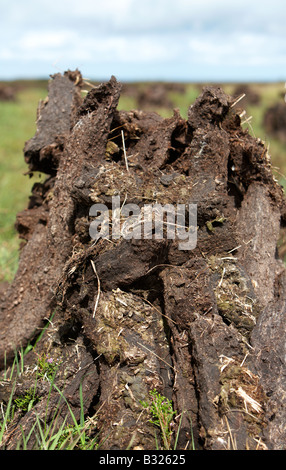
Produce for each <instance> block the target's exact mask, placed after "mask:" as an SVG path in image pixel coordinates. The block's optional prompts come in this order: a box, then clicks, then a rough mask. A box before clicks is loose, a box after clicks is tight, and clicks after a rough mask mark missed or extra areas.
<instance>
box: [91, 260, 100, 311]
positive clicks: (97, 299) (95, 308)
mask: <svg viewBox="0 0 286 470" xmlns="http://www.w3.org/2000/svg"><path fill="white" fill-rule="evenodd" d="M90 262H91V266H92V269H93V271H94V274H95V275H96V279H97V285H98V289H97V296H96V301H95V304H94V309H93V314H92V318H94V317H95V312H96V310H97V306H98V302H99V297H100V279H99V277H98V274H97V271H96V267H95V264H94V262H93V261H92V260H90Z"/></svg>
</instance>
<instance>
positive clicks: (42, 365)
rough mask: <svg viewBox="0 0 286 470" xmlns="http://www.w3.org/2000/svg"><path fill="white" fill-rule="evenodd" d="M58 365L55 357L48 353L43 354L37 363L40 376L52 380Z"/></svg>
mask: <svg viewBox="0 0 286 470" xmlns="http://www.w3.org/2000/svg"><path fill="white" fill-rule="evenodd" d="M58 366H59V363H58V361H56V360H55V359H54V358H52V357H49V356H48V355H46V354H41V355H40V356H39V359H38V363H37V372H38V377H40V378H45V379H48V380H52V378H53V377H54V376H55V374H56V371H57V368H58Z"/></svg>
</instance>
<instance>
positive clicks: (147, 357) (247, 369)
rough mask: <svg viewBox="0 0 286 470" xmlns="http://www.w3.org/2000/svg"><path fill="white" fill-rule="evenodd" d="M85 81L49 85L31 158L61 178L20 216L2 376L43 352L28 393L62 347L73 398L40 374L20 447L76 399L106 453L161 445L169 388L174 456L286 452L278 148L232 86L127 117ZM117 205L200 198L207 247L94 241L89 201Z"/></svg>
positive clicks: (60, 382)
mask: <svg viewBox="0 0 286 470" xmlns="http://www.w3.org/2000/svg"><path fill="white" fill-rule="evenodd" d="M82 83H83V81H82V77H81V74H80V72H78V71H75V72H70V71H68V72H66V73H65V74H64V75H60V74H56V75H54V76H52V79H51V81H50V85H49V95H48V98H47V99H46V100H45V101H44V102H43V103H40V105H39V110H38V120H37V132H36V134H35V136H34V137H33V138H32V139H31V140H30V141H29V142H27V143H26V145H25V150H24V156H25V160H26V162H27V165H28V166H29V169H30V172H31V173H33V172H34V171H41V172H44V173H45V174H46V175H47V178H46V180H45V182H43V183H42V184H39V183H37V184H35V186H34V188H33V190H32V194H31V197H30V201H29V203H28V206H27V209H26V210H25V211H24V212H22V213H20V214H18V217H17V229H18V232H19V236H20V237H21V238H22V239H23V246H22V249H21V252H20V262H19V269H18V271H17V274H16V276H15V279H14V281H13V282H12V284H11V285H10V286H9V288H8V290H7V292H6V295H4V298H3V296H2V303H1V316H0V325H1V329H0V357H1V366H2V368H3V370H4V369H6V368H7V366H8V365H9V364H10V363H11V362H12V360H13V358H14V353H15V350H18V351H19V350H20V351H21V348H22V350H23V348H25V347H26V346H27V345H28V344H30V345H32V346H34V347H33V349H32V350H31V351H30V352H29V353H28V354H26V356H25V361H27V363H28V364H29V365H30V367H29V371H30V372H29V373H28V372H23V374H22V376H21V383H18V382H17V384H16V386H15V390H14V394H15V396H17V394H18V395H19V394H20V392H21V393H23V390H25V389H28V388H29V387H31V378H33V377H32V376H31V370H33V367H35V363H36V361H37V357H38V356H39V355H41V354H48V355H49V357H52V358H53V360H57V361H58V363H59V369H58V373H57V375H56V377H55V384H56V386H57V388H58V389H59V388H60V389H61V390H62V394H63V396H64V397H65V400H66V401H64V400H62V401H61V402H60V403H59V402H58V394H57V393H56V390H54V389H53V390H52V391H50V390H49V387H48V386H47V385H46V383H45V382H44V381H43V380H42V381H41V380H38V382H37V393H38V394H39V396H40V397H41V400H40V401H38V403H36V404H35V406H34V407H33V408H32V409H31V410H30V411H28V412H27V413H26V414H24V415H21V416H19V415H18V416H16V417H15V420H16V422H14V423H12V424H11V426H12V428H11V429H10V432H8V434H7V438H6V447H7V448H10V449H12V448H14V447H16V445H17V442H18V441H19V439H20V437H21V433H22V430H27V431H29V429H32V425H33V422H34V421H35V414H38V416H40V417H41V416H42V417H43V419H45V422H49V419H50V420H51V419H52V416H53V414H54V410H55V409H57V410H58V412H59V419H58V421H57V423H58V426H60V425H61V422H62V421H61V419H62V420H63V419H64V417H66V416H67V404H68V406H69V407H70V410H72V412H73V414H74V416H75V417H77V419H80V414H81V406H82V404H83V407H84V410H83V412H84V416H85V418H87V417H89V418H90V419H94V428H95V431H96V432H98V433H99V441H100V442H99V444H100V446H101V448H102V449H127V448H130V449H155V448H156V442H155V438H154V425H153V424H152V423H150V421H149V419H148V416H147V415H146V411H144V407H143V405H142V402H146V401H148V399H149V397H150V395H149V392H150V391H152V390H154V389H156V390H157V392H159V393H160V394H161V395H162V396H165V397H167V398H169V399H170V400H172V403H173V409H174V410H175V415H174V419H173V423H172V426H173V427H172V434H171V438H170V439H171V440H170V446H171V447H172V445H173V444H174V439H175V437H178V444H177V448H180V449H185V448H187V449H189V448H192V445H193V444H192V436H193V438H194V445H195V447H196V448H197V449H203V450H216V449H229V448H231V449H235V448H236V449H281V448H285V437H286V436H285V434H286V431H285V429H286V427H285V420H286V415H285V396H286V394H285V380H284V376H285V372H286V371H285V359H284V358H285V340H284V338H285V331H284V330H285V326H284V325H285V316H286V308H285V269H284V265H283V264H282V262H281V260H279V259H278V257H277V249H276V245H277V240H278V238H279V231H280V226H281V224H283V223H284V213H285V209H284V196H283V191H282V188H281V187H280V186H279V185H278V184H277V182H276V181H275V179H274V178H273V176H272V171H271V162H270V157H269V155H268V153H267V149H266V147H265V146H264V144H263V142H261V141H260V140H257V139H255V138H253V137H252V136H251V135H250V134H249V133H248V132H247V131H245V130H243V129H242V128H241V125H240V118H239V114H240V112H239V111H238V110H236V104H235V100H234V99H232V98H231V97H229V96H227V95H226V94H225V93H224V92H223V90H222V89H221V88H217V87H206V88H205V89H204V90H203V92H202V94H201V96H199V97H198V99H197V100H196V101H195V103H194V104H193V105H191V106H190V107H189V112H188V118H187V120H185V119H183V118H182V117H181V116H180V114H179V112H178V111H177V110H175V111H174V115H173V116H172V117H171V118H168V119H163V118H162V117H160V116H159V115H158V114H156V113H150V112H143V111H130V112H126V111H119V110H118V109H117V104H118V100H119V97H120V89H121V85H120V83H118V82H117V80H116V79H115V78H114V77H112V78H111V79H110V81H109V82H108V83H104V84H101V85H99V86H97V87H94V88H92V89H91V90H90V91H89V93H88V94H87V96H86V97H85V98H84V99H83V98H82V96H81V87H82ZM118 196H119V197H120V204H119V208H118V207H117V210H118V211H119V212H118V214H119V217H120V220H122V219H124V214H125V212H124V207H126V206H127V205H129V204H133V205H136V207H139V208H140V210H141V209H143V207H144V205H145V204H146V203H149V204H155V203H157V204H161V205H166V204H169V205H173V206H176V205H177V204H182V205H186V206H188V205H190V204H196V205H197V220H196V234H197V243H196V245H195V246H193V247H192V249H180V247H179V242H178V240H177V239H169V238H168V237H163V238H157V239H155V238H154V237H151V238H148V239H144V238H143V237H142V238H141V239H134V238H130V239H128V237H118V238H117V239H113V238H112V237H105V238H104V237H103V238H100V239H98V240H95V239H93V238H91V236H90V227H91V222H92V221H93V220H94V217H93V215H94V214H93V215H92V214H91V212H90V209H91V207H92V206H93V205H94V204H102V205H104V206H105V207H107V209H108V210H109V211H111V209H112V201H113V199H112V198H113V197H118ZM128 207H129V208H130V207H131V206H128ZM125 217H126V214H125ZM110 221H112V218H111V219H110ZM44 326H46V332H45V334H44V335H43V336H40V337H39V335H40V333H41V331H42V329H43V327H44ZM6 376H7V374H6ZM4 385H5V386H4ZM4 385H3V387H2V389H1V390H2V391H1V390H0V393H1V396H0V398H1V399H2V401H3V402H4V403H5V400H6V402H7V397H9V393H8V392H9V385H10V384H9V383H8V384H7V383H5V384H4ZM7 387H8V388H7ZM81 393H82V397H83V402H82V400H80V396H81ZM95 417H96V418H95ZM172 439H173V441H172ZM162 445H163V443H162Z"/></svg>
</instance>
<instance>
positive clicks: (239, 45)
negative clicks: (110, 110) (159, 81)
mask: <svg viewBox="0 0 286 470" xmlns="http://www.w3.org/2000/svg"><path fill="white" fill-rule="evenodd" d="M0 5H1V7H2V12H1V14H2V29H1V30H0V36H2V38H1V37H0V78H1V74H2V76H3V72H2V70H4V69H5V73H6V70H8V69H9V67H11V69H13V70H14V69H15V67H14V66H13V62H17V63H19V64H21V65H19V68H20V69H21V70H23V69H24V68H25V67H26V68H27V72H25V73H29V70H28V67H29V69H30V71H31V73H33V74H36V73H37V67H40V64H41V70H43V69H45V67H46V70H47V74H48V73H50V64H51V63H53V62H54V61H56V60H60V61H63V60H64V61H65V63H70V64H74V63H78V66H79V67H80V66H81V64H84V66H85V67H86V68H87V70H94V69H95V68H97V69H98V70H107V69H108V70H111V69H112V68H113V67H114V68H115V67H116V68H117V69H118V70H122V71H124V74H126V75H127V76H129V77H130V78H131V79H132V75H133V76H134V71H135V69H136V73H137V74H140V71H141V74H142V77H143V76H146V73H149V74H152V73H154V70H156V71H158V70H159V68H161V71H162V72H161V74H162V78H164V74H165V73H166V70H167V71H168V73H169V71H170V73H171V72H172V71H173V74H180V73H181V75H183V74H186V73H189V74H190V75H192V74H194V73H195V72H196V73H198V72H199V70H201V71H202V73H206V70H207V68H208V67H209V70H210V71H211V70H214V69H217V70H221V73H222V75H223V73H224V74H225V76H227V75H228V74H229V72H230V67H237V71H238V72H239V73H240V74H242V75H243V73H247V69H249V68H251V69H252V70H254V68H255V67H257V73H261V69H259V67H265V70H266V68H267V66H268V69H269V70H272V73H274V66H277V67H278V66H279V67H280V69H281V70H282V72H283V60H285V54H286V40H285V39H286V38H285V35H286V34H285V23H286V17H285V15H286V9H285V7H284V5H283V2H281V1H279V0H271V3H269V2H268V1H266V0H260V1H258V0H253V1H252V2H249V0H240V2H230V1H229V0H228V1H226V0H216V1H215V2H214V1H213V0H175V1H174V0H144V2H139V1H138V0H137V1H136V0H81V1H79V0H60V1H53V0H25V2H23V1H22V0H21V1H20V0H13V1H12V2H11V1H8V0H0ZM3 5H4V6H3ZM25 61H26V62H25ZM44 63H46V66H44ZM1 64H2V65H3V66H2V70H1ZM25 64H26V65H25ZM194 65H195V66H196V69H194ZM31 67H32V68H33V70H32V68H31ZM277 67H276V70H278V69H277ZM243 70H245V72H243ZM180 71H181V72H180ZM23 73H24V70H23ZM88 73H89V72H88ZM156 73H157V72H156ZM267 73H268V71H267ZM284 74H285V70H284ZM174 76H175V75H174ZM150 78H152V77H150Z"/></svg>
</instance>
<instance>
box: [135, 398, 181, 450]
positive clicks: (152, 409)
mask: <svg viewBox="0 0 286 470" xmlns="http://www.w3.org/2000/svg"><path fill="white" fill-rule="evenodd" d="M149 395H150V402H147V401H141V405H142V406H143V407H144V408H146V409H147V410H148V411H149V413H150V414H151V415H152V418H151V419H150V420H149V421H150V422H151V423H153V424H154V425H155V426H158V427H159V428H160V430H161V435H162V439H163V444H164V448H165V449H166V450H170V449H171V439H172V433H173V430H172V423H173V417H174V415H175V414H176V412H175V411H174V410H173V405H172V402H171V400H169V399H168V398H166V397H164V396H162V395H160V393H159V392H157V390H156V389H154V390H151V391H150V392H149Z"/></svg>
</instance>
